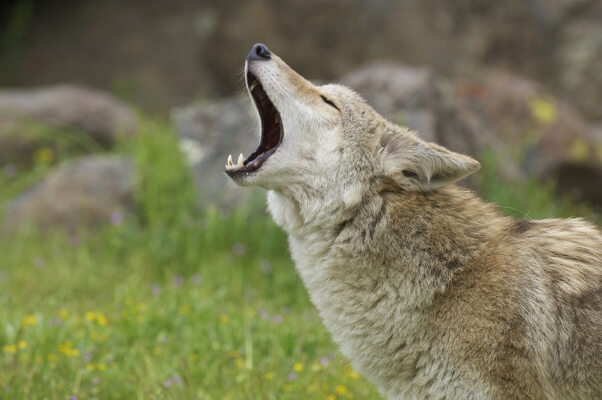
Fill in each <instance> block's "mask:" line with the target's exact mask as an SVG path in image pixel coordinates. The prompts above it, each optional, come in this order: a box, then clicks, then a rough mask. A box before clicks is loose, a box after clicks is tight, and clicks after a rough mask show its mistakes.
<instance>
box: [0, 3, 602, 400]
mask: <svg viewBox="0 0 602 400" xmlns="http://www.w3.org/2000/svg"><path fill="white" fill-rule="evenodd" d="M255 42H263V43H265V44H267V45H268V46H269V47H270V49H271V50H272V51H274V52H276V53H277V54H278V55H279V56H281V57H282V58H283V59H284V60H285V61H286V62H287V63H288V64H289V65H291V66H292V67H293V68H294V69H295V70H297V71H298V72H299V73H301V74H302V75H304V76H305V77H307V78H309V79H311V80H314V81H315V82H331V81H333V82H340V83H344V84H347V85H349V86H351V87H353V88H354V89H356V90H357V91H359V92H360V93H361V94H362V95H363V96H364V97H366V99H367V100H368V101H369V102H370V103H371V104H372V105H373V106H374V107H375V108H376V109H377V110H378V111H380V112H381V113H382V114H384V115H386V116H387V117H388V118H389V119H391V120H393V121H396V122H398V123H401V124H405V125H408V126H410V127H412V128H413V129H416V130H417V131H418V132H419V134H420V135H421V136H422V137H424V138H425V139H427V140H430V141H435V142H438V143H440V144H443V145H445V146H447V147H449V148H451V149H453V150H455V151H460V152H463V153H467V154H470V155H472V156H473V157H475V158H477V159H478V160H480V161H481V163H482V165H483V168H482V169H481V170H480V171H479V172H478V173H477V174H475V175H474V176H472V177H471V178H470V179H469V180H467V181H465V182H462V184H464V185H467V186H469V187H471V188H473V189H474V190H476V191H477V192H478V193H479V194H480V195H482V196H483V197H484V198H485V199H487V200H488V201H492V202H496V203H497V204H498V205H499V207H500V210H501V211H502V212H504V213H507V214H510V215H515V216H520V217H523V218H546V217H566V216H580V217H583V218H587V219H589V220H591V221H592V222H594V223H598V224H600V222H601V217H600V215H601V211H602V73H600V71H602V2H600V1H597V0H522V1H518V0H513V1H507V2H504V3H499V2H491V1H488V0H458V1H454V2H449V1H445V0H403V1H393V0H374V1H369V2H368V1H360V0H331V1H328V2H324V1H315V0H310V1H277V0H256V1H247V2H236V1H231V0H220V1H213V0H203V1H198V0H197V1H188V0H182V1H172V2H168V1H165V0H146V1H141V0H140V1H138V0H129V1H114V0H106V1H102V2H98V1H87V0H80V1H75V0H67V1H62V2H45V1H34V0H4V1H1V2H0V216H1V219H0V232H1V233H0V254H2V257H0V346H2V352H1V353H0V397H1V398H4V397H6V398H30V397H32V396H33V395H39V396H40V397H45V398H53V399H54V398H56V399H65V398H78V397H79V398H132V397H134V396H137V397H139V398H178V399H180V398H201V399H214V398H215V399H224V398H232V399H238V398H241V399H243V398H244V399H250V398H278V399H281V398H291V399H295V398H327V399H330V400H332V399H339V398H341V399H343V398H354V397H355V398H362V399H364V398H378V396H377V395H376V393H375V391H374V390H373V388H371V387H370V385H368V384H367V383H365V382H364V381H363V380H362V378H361V377H359V376H358V375H357V373H356V372H355V371H353V369H352V368H351V367H350V366H349V365H348V364H347V362H346V361H345V360H344V359H343V358H342V357H341V356H340V355H338V353H337V352H336V347H335V346H334V345H333V344H332V343H331V341H330V338H329V336H328V334H327V333H326V331H325V330H324V329H323V327H322V326H321V323H320V320H319V317H318V316H317V314H316V312H315V310H314V309H313V307H312V306H311V304H310V302H309V300H308V298H307V295H306V293H305V290H304V288H303V287H302V285H301V283H300V281H299V280H298V277H297V276H296V273H295V271H294V267H293V266H292V263H291V261H290V259H289V257H288V254H287V249H286V239H285V237H284V235H283V234H282V232H280V230H279V229H277V228H276V227H275V226H274V225H273V223H272V222H271V220H270V218H269V217H268V216H267V215H266V214H265V211H264V204H263V196H264V195H263V193H261V192H260V191H243V190H242V189H236V188H233V187H232V185H230V184H229V182H228V180H227V178H226V177H225V175H224V174H223V173H222V169H223V164H224V160H225V157H226V156H227V154H229V153H233V154H234V153H236V152H240V151H243V152H244V153H245V154H248V153H249V152H250V151H252V150H253V149H254V148H255V146H256V144H257V139H256V136H255V135H256V126H255V122H254V120H253V118H252V114H253V112H254V111H253V109H252V108H251V105H250V102H249V101H248V99H247V98H246V97H245V96H246V95H245V93H244V83H243V81H244V80H243V79H242V68H243V63H244V58H245V56H246V54H247V53H248V51H249V49H250V47H251V45H252V44H253V43H255ZM236 154H237V153H236Z"/></svg>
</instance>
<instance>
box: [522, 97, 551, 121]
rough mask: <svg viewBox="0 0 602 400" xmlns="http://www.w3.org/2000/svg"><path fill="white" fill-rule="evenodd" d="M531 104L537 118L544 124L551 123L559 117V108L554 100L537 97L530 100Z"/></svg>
mask: <svg viewBox="0 0 602 400" xmlns="http://www.w3.org/2000/svg"><path fill="white" fill-rule="evenodd" d="M529 106H530V107H531V114H533V117H534V118H535V120H537V121H538V122H540V123H542V124H551V123H552V122H554V121H556V119H557V118H558V109H557V107H556V104H555V103H554V102H553V101H550V100H548V99H545V98H536V99H533V100H531V101H530V102H529Z"/></svg>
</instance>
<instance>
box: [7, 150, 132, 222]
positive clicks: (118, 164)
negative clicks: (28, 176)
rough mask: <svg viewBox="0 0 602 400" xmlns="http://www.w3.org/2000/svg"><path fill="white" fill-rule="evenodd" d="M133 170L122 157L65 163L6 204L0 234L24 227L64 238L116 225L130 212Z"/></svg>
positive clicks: (96, 157) (100, 157) (87, 157)
mask: <svg viewBox="0 0 602 400" xmlns="http://www.w3.org/2000/svg"><path fill="white" fill-rule="evenodd" d="M133 198H134V165H133V162H132V161H131V160H130V159H128V158H126V157H122V156H100V155H98V156H86V157H82V158H79V159H74V160H72V161H69V162H67V163H65V164H63V165H62V166H60V167H58V169H56V170H55V171H53V172H51V173H50V174H49V175H48V176H47V177H45V178H44V179H42V180H41V181H40V182H39V183H37V184H36V185H35V186H33V187H32V188H30V189H29V190H28V191H26V192H25V193H23V194H22V195H21V196H19V197H18V198H16V199H15V200H13V201H12V202H10V203H9V204H8V205H7V206H6V208H5V210H4V218H3V221H2V230H3V231H4V232H7V233H12V232H16V231H18V230H19V229H21V228H22V227H24V226H27V225H29V224H32V225H35V226H36V227H37V228H39V229H41V230H47V229H56V228H64V229H66V230H68V231H70V232H75V231H79V230H81V229H90V228H94V227H97V226H99V225H102V224H108V223H113V224H119V223H121V222H122V221H123V219H124V218H125V217H127V215H128V214H129V213H130V212H131V211H132V210H133Z"/></svg>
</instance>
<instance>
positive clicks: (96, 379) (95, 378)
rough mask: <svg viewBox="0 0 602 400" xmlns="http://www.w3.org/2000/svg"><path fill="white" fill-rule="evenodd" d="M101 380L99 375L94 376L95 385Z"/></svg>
mask: <svg viewBox="0 0 602 400" xmlns="http://www.w3.org/2000/svg"><path fill="white" fill-rule="evenodd" d="M99 382H100V379H98V377H97V376H95V377H94V378H92V383H93V384H95V385H98V383H99Z"/></svg>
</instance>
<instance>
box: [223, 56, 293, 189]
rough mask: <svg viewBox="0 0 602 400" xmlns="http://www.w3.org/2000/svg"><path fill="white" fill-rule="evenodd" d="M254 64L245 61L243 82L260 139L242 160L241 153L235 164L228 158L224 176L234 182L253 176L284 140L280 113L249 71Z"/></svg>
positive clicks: (253, 74)
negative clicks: (253, 112)
mask: <svg viewBox="0 0 602 400" xmlns="http://www.w3.org/2000/svg"><path fill="white" fill-rule="evenodd" d="M255 62H265V61H253V60H247V62H246V63H245V82H246V86H247V91H248V92H249V95H250V96H251V98H252V99H253V104H254V105H255V108H256V110H257V113H258V114H259V118H260V120H261V139H260V142H259V146H258V147H257V148H256V149H255V151H254V152H253V153H251V155H250V156H248V157H246V158H244V156H243V154H242V153H241V154H240V155H239V157H238V159H237V162H236V164H235V163H234V160H233V159H232V155H230V156H228V160H227V163H226V170H225V172H226V174H227V175H228V176H229V177H230V178H231V179H233V180H234V181H236V182H241V181H242V180H243V179H244V178H247V177H249V176H250V175H253V174H255V173H256V172H257V171H258V170H259V169H260V168H261V166H262V165H263V164H264V163H265V161H266V160H267V159H268V158H269V157H270V156H271V155H272V154H273V153H274V152H275V151H276V149H277V148H278V146H279V145H280V143H282V139H283V138H284V127H283V125H282V118H281V116H280V112H279V111H278V109H277V108H276V106H275V105H274V103H273V102H272V100H271V99H270V97H269V95H268V94H267V92H266V91H265V89H264V87H263V85H262V82H261V80H260V77H259V76H258V75H256V74H255V73H253V72H252V71H251V69H252V68H250V67H251V66H250V64H252V63H255Z"/></svg>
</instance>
